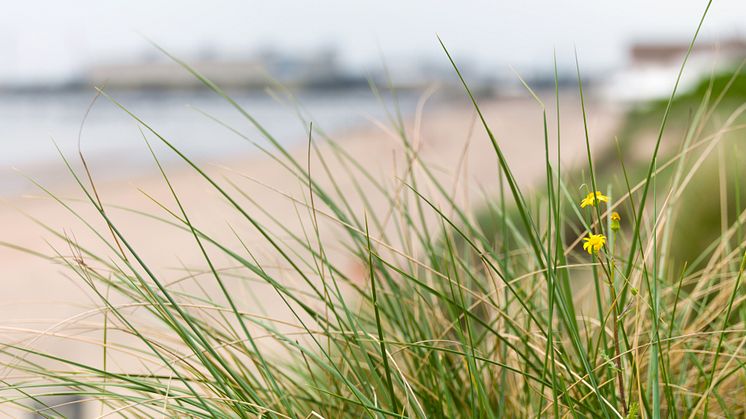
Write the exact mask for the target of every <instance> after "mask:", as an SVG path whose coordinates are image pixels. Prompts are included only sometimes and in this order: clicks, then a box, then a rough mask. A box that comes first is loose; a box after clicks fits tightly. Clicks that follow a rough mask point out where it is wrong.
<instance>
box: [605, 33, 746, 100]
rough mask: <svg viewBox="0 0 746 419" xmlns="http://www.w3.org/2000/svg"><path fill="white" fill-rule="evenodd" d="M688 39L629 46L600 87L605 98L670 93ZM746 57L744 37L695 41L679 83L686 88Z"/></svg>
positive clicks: (641, 98)
mask: <svg viewBox="0 0 746 419" xmlns="http://www.w3.org/2000/svg"><path fill="white" fill-rule="evenodd" d="M688 49H689V43H688V42H683V41H682V42H638V43H635V44H633V45H632V46H631V47H630V49H629V61H628V64H627V66H626V67H624V68H622V69H620V71H618V72H617V73H616V74H613V75H612V76H611V78H610V79H609V80H608V81H607V83H606V86H605V88H604V92H605V95H606V96H607V97H608V98H609V99H613V100H621V101H629V102H638V101H644V100H651V99H658V98H665V97H668V96H669V95H670V94H671V90H672V89H673V86H674V83H675V82H676V76H677V74H678V72H679V69H680V67H681V63H682V62H683V60H684V57H685V56H686V52H687V51H688ZM744 59H746V39H742V38H731V39H727V40H725V41H721V42H697V43H696V44H695V45H694V47H693V48H692V52H691V55H690V56H689V60H688V61H687V63H686V67H685V70H684V74H683V75H682V79H681V82H680V84H679V91H683V90H686V89H687V88H688V87H691V86H693V85H695V84H696V83H697V82H698V81H699V80H701V79H703V78H705V77H708V76H709V75H711V74H713V73H718V72H721V71H726V70H729V69H732V68H735V67H736V66H738V65H739V64H740V63H741V62H742V61H743V60H744Z"/></svg>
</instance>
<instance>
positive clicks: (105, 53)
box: [0, 0, 746, 82]
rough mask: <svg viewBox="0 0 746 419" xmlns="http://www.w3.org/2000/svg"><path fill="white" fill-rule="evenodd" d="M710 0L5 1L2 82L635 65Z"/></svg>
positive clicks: (709, 21) (714, 16)
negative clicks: (288, 58) (215, 59)
mask: <svg viewBox="0 0 746 419" xmlns="http://www.w3.org/2000/svg"><path fill="white" fill-rule="evenodd" d="M706 5H707V1H706V0H624V1H598V0H594V1H591V0H586V1H580V0H566V1H564V0H522V1H477V0H458V1H455V0H454V1H444V0H389V1H383V0H297V1H290V0H264V1H228V0H210V1H206V0H201V1H198V0H180V1H158V0H127V1H117V0H77V1H73V2H61V1H54V0H47V1H41V0H23V1H19V0H16V1H11V0H0V6H1V10H2V13H0V82H14V81H16V82H17V81H20V82H48V81H55V80H60V79H64V78H66V77H69V76H71V75H73V74H75V73H76V72H80V71H83V70H84V69H85V68H86V67H87V66H90V65H94V64H96V63H101V62H112V61H126V60H129V59H133V58H134V57H138V56H142V55H143V54H156V52H155V51H154V49H153V47H152V46H150V45H149V44H148V42H147V41H146V38H150V39H152V40H153V41H155V42H157V43H158V44H160V45H162V46H163V47H165V48H166V49H168V50H169V51H171V52H174V53H176V54H177V55H181V56H186V57H188V56H190V55H192V56H193V55H195V54H197V53H198V52H200V51H208V50H212V51H218V52H222V53H225V54H241V53H247V52H249V51H253V50H257V49H278V50H282V51H285V52H289V53H298V54H309V53H312V52H313V51H315V50H317V49H319V48H324V47H333V48H337V49H338V50H339V52H340V54H341V56H342V58H343V61H344V63H345V64H347V65H349V66H351V67H357V68H365V67H366V66H373V65H378V64H380V62H381V57H382V56H383V57H384V58H385V60H386V62H387V63H393V67H394V68H396V64H397V63H404V62H411V61H412V60H427V61H431V62H436V63H438V62H440V61H445V59H446V58H445V56H444V54H443V52H442V50H441V49H440V46H439V44H438V42H437V39H436V35H439V36H440V37H441V38H442V39H443V41H444V42H445V43H446V45H447V46H448V48H449V50H450V51H451V52H452V54H453V55H454V56H455V57H456V59H457V60H461V61H466V62H470V63H472V64H476V65H478V66H479V67H483V68H491V67H495V66H496V67H507V66H512V67H515V68H517V69H519V70H523V71H532V70H536V69H539V68H542V67H548V66H549V65H550V64H551V60H552V52H553V50H556V51H557V55H558V57H559V60H560V63H569V62H571V61H572V59H573V49H574V48H577V50H578V54H579V56H580V61H581V63H582V65H583V66H584V68H588V69H591V70H593V69H596V70H598V69H604V68H611V67H614V66H619V65H623V64H624V61H625V57H626V47H627V46H628V45H629V43H630V42H632V41H636V40H646V39H663V40H674V41H678V40H686V39H689V38H690V37H691V35H692V34H693V33H694V30H695V29H696V27H697V23H698V21H699V19H700V17H701V15H702V12H703V11H704V9H705V6H706ZM744 22H746V1H744V0H714V1H713V4H712V6H711V8H710V12H709V14H708V16H707V18H706V20H705V24H704V27H703V31H702V36H703V38H705V39H714V40H717V39H724V38H727V37H730V36H736V35H740V36H746V27H744V25H743V23H744Z"/></svg>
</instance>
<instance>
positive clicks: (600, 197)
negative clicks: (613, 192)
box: [580, 191, 609, 208]
mask: <svg viewBox="0 0 746 419" xmlns="http://www.w3.org/2000/svg"><path fill="white" fill-rule="evenodd" d="M594 195H595V196H594ZM596 201H599V202H609V197H608V196H606V195H604V194H602V193H601V191H596V193H595V194H594V193H593V192H591V193H589V194H588V195H586V196H585V198H583V200H582V201H580V208H585V207H587V206H588V205H590V206H594V205H596Z"/></svg>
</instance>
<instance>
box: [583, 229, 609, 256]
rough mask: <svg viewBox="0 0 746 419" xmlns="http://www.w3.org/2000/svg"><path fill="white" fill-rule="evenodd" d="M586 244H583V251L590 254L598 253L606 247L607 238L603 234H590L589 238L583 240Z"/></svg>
mask: <svg viewBox="0 0 746 419" xmlns="http://www.w3.org/2000/svg"><path fill="white" fill-rule="evenodd" d="M583 240H584V241H585V243H583V250H585V251H586V252H588V254H589V255H590V254H593V253H598V251H599V250H601V248H602V247H604V243H606V236H604V235H603V234H593V233H590V234H588V237H586V238H584V239H583Z"/></svg>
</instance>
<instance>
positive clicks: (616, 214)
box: [611, 211, 622, 221]
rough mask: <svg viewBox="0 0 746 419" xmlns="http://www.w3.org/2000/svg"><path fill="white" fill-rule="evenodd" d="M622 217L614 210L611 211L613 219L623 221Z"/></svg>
mask: <svg viewBox="0 0 746 419" xmlns="http://www.w3.org/2000/svg"><path fill="white" fill-rule="evenodd" d="M621 220H622V217H620V216H619V213H618V212H616V211H614V212H612V213H611V221H621Z"/></svg>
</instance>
